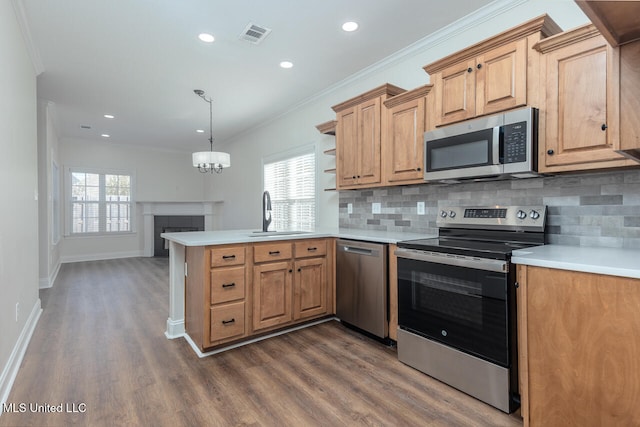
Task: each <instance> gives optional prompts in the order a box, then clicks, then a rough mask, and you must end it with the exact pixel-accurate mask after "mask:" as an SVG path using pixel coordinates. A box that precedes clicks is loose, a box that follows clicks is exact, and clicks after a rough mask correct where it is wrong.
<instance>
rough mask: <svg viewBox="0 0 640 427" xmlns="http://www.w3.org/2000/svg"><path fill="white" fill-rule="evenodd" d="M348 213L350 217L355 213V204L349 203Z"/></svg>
mask: <svg viewBox="0 0 640 427" xmlns="http://www.w3.org/2000/svg"><path fill="white" fill-rule="evenodd" d="M347 213H348V214H349V215H351V214H352V213H353V203H347Z"/></svg>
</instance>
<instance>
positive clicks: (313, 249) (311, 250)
mask: <svg viewBox="0 0 640 427" xmlns="http://www.w3.org/2000/svg"><path fill="white" fill-rule="evenodd" d="M307 250H308V251H309V252H313V251H317V250H318V248H307Z"/></svg>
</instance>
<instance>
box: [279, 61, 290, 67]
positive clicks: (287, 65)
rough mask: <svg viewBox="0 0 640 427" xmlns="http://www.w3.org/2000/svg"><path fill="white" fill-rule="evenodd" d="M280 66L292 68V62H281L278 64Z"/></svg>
mask: <svg viewBox="0 0 640 427" xmlns="http://www.w3.org/2000/svg"><path fill="white" fill-rule="evenodd" d="M280 66H281V67H282V68H291V67H293V62H291V61H282V62H281V63H280Z"/></svg>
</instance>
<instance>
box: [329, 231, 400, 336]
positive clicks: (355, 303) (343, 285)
mask: <svg viewBox="0 0 640 427" xmlns="http://www.w3.org/2000/svg"><path fill="white" fill-rule="evenodd" d="M336 248H337V251H336V252H337V253H336V315H337V316H338V318H339V319H340V320H341V321H342V322H344V323H347V324H349V325H352V326H355V327H357V328H359V329H362V330H364V331H366V332H369V333H371V334H373V335H375V336H377V337H380V338H386V337H387V336H388V331H389V324H388V321H387V312H388V308H387V293H388V292H387V245H386V244H379V243H369V242H360V241H356V240H345V239H338V242H337V246H336Z"/></svg>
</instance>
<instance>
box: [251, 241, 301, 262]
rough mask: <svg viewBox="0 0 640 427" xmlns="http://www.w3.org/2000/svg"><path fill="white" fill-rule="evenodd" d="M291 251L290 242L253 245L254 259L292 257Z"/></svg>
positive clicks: (275, 259) (272, 259)
mask: <svg viewBox="0 0 640 427" xmlns="http://www.w3.org/2000/svg"><path fill="white" fill-rule="evenodd" d="M291 253H292V250H291V243H290V242H279V243H272V244H267V245H255V246H254V247H253V261H254V262H268V261H279V260H283V259H290V258H291Z"/></svg>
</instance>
